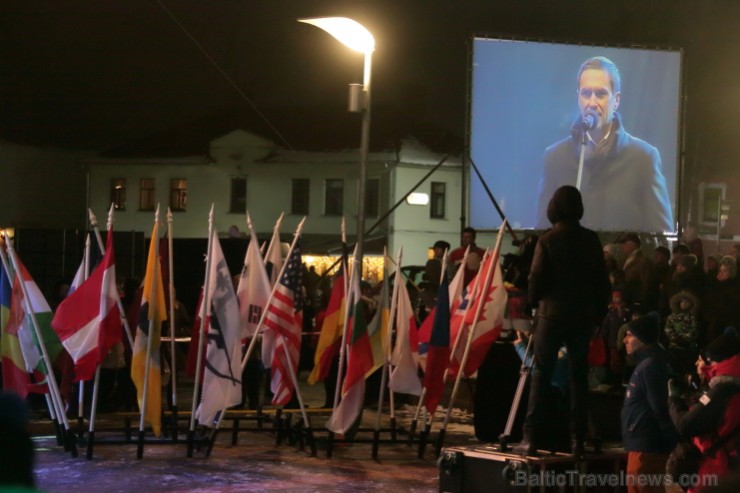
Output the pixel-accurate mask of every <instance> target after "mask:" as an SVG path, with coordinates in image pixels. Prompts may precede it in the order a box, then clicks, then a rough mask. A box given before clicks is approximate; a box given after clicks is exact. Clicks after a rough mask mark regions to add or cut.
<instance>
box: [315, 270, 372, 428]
mask: <svg viewBox="0 0 740 493" xmlns="http://www.w3.org/2000/svg"><path fill="white" fill-rule="evenodd" d="M353 271H354V272H353V274H352V277H351V280H350V294H348V298H349V303H351V307H352V308H351V310H352V311H351V314H350V315H349V320H348V321H347V337H348V339H349V358H348V361H347V371H346V374H345V376H344V384H343V385H342V400H341V402H340V403H339V405H338V406H337V407H336V408H334V411H333V412H332V413H331V417H330V418H329V421H328V422H327V423H326V427H327V428H328V429H329V430H331V431H333V432H334V433H341V434H343V433H346V432H347V431H348V430H349V429H350V428H351V427H352V424H353V423H354V422H355V420H356V419H357V417H358V416H359V415H360V411H362V404H363V402H364V400H365V375H366V374H367V372H368V371H369V370H370V368H372V365H373V355H372V350H371V348H370V338H369V337H368V334H367V325H366V322H365V307H364V306H363V302H362V298H361V297H360V272H359V271H360V268H359V267H358V266H357V264H355V268H354V269H353Z"/></svg>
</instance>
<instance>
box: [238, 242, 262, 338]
mask: <svg viewBox="0 0 740 493" xmlns="http://www.w3.org/2000/svg"><path fill="white" fill-rule="evenodd" d="M270 291H271V289H270V280H269V278H268V277H267V270H266V269H265V264H264V262H263V261H262V255H260V247H259V243H258V242H257V238H256V237H255V236H252V239H251V240H250V242H249V246H248V247H247V253H246V256H245V258H244V268H243V269H242V273H241V275H240V276H239V286H238V287H237V290H236V297H237V298H238V299H239V319H240V320H241V337H242V339H243V338H246V337H251V336H253V335H254V333H255V331H256V330H257V325H258V324H259V321H260V318H261V317H262V313H263V312H264V310H265V307H266V306H267V301H268V300H269V299H270Z"/></svg>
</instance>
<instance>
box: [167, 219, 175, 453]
mask: <svg viewBox="0 0 740 493" xmlns="http://www.w3.org/2000/svg"><path fill="white" fill-rule="evenodd" d="M167 253H168V255H167V256H168V257H169V258H168V259H167V260H168V270H169V278H170V279H169V281H170V378H171V379H172V380H171V381H172V417H171V419H172V439H173V441H175V442H177V358H176V350H175V330H176V329H177V327H175V322H176V321H175V301H176V299H175V268H174V257H173V248H172V210H171V209H170V208H169V207H167Z"/></svg>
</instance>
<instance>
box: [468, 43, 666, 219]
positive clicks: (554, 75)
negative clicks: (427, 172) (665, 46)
mask: <svg viewBox="0 0 740 493" xmlns="http://www.w3.org/2000/svg"><path fill="white" fill-rule="evenodd" d="M472 63H473V66H472V94H471V134H470V158H471V160H472V162H473V163H474V164H475V165H476V166H477V168H478V169H479V170H480V172H481V174H482V175H483V178H484V180H485V181H486V183H487V184H488V186H489V188H490V190H491V192H492V193H493V195H494V198H495V199H496V201H497V202H498V204H499V205H500V206H501V208H502V210H503V211H504V214H505V215H506V217H507V219H508V220H509V222H510V223H511V225H512V226H513V227H514V228H516V229H544V228H548V227H550V222H549V221H548V218H547V205H548V203H549V201H550V198H551V197H552V194H553V192H554V191H555V190H556V189H557V188H558V187H559V186H561V185H573V186H575V185H576V184H577V182H578V175H579V168H580V187H579V188H580V190H581V194H582V196H583V202H584V209H585V212H584V216H583V220H582V221H581V222H582V224H583V225H585V226H587V227H589V228H592V229H596V230H601V231H641V232H652V233H655V232H675V229H676V219H677V218H676V213H677V209H676V203H677V199H676V189H677V186H676V177H677V170H678V155H679V152H678V150H679V135H680V131H679V125H680V118H679V116H680V111H681V110H680V106H681V105H680V103H681V97H680V96H681V87H680V86H681V52H680V51H668V50H648V49H634V48H606V47H596V46H577V45H565V44H554V43H540V42H528V41H510V40H500V39H488V38H474V39H473V57H472ZM584 139H585V141H586V145H585V146H583V142H584ZM581 149H584V151H583V153H582V152H581ZM582 154H583V159H581V155H582ZM581 162H582V164H581ZM499 224H500V217H499V215H498V214H497V213H496V211H495V209H494V207H493V206H492V204H491V201H490V199H489V196H488V194H487V193H486V191H485V189H484V187H483V185H482V184H481V182H480V180H479V179H478V177H477V176H476V174H475V173H474V172H471V178H470V225H471V226H473V227H475V228H479V229H493V228H497V227H498V226H499Z"/></svg>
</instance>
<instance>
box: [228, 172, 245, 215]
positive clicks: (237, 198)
mask: <svg viewBox="0 0 740 493" xmlns="http://www.w3.org/2000/svg"><path fill="white" fill-rule="evenodd" d="M229 211H230V212H237V213H244V212H246V211H247V179H246V178H232V179H231V209H230V210H229Z"/></svg>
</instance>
